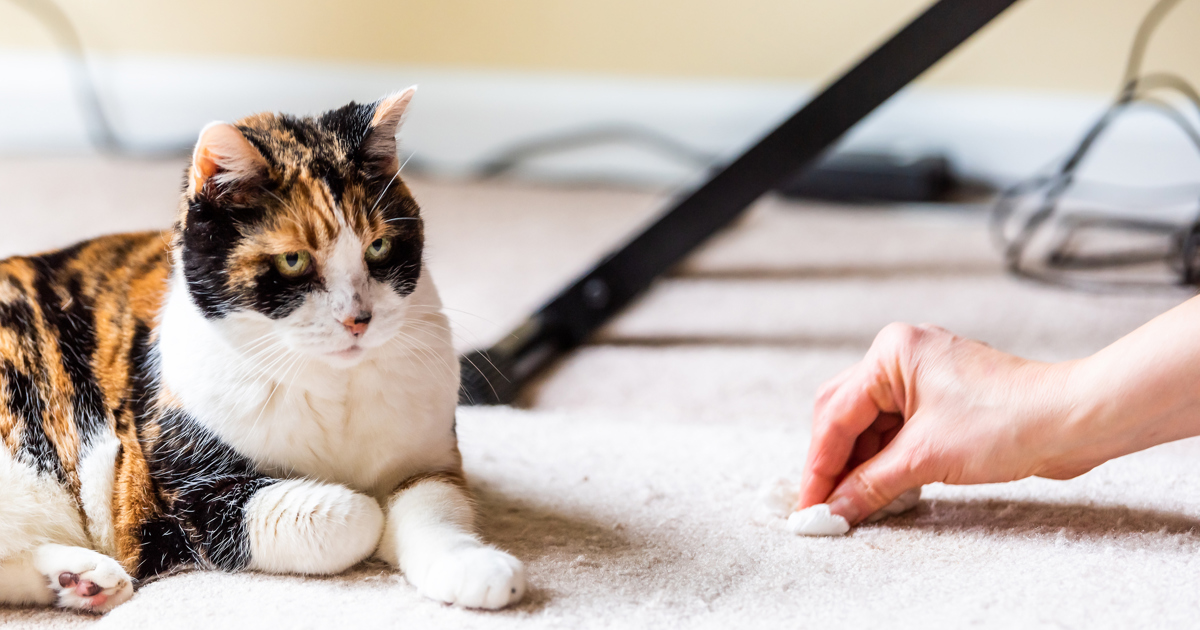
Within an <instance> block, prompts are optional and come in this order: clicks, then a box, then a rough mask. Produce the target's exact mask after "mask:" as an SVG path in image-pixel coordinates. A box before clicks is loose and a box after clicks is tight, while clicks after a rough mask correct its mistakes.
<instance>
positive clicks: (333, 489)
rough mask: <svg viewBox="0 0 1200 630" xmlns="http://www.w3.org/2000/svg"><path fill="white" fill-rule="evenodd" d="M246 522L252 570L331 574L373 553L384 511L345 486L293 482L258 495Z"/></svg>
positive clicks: (276, 484) (277, 484)
mask: <svg viewBox="0 0 1200 630" xmlns="http://www.w3.org/2000/svg"><path fill="white" fill-rule="evenodd" d="M245 523H246V535H247V537H248V538H249V539H250V568H251V569H255V570H258V571H265V572H268V573H307V574H317V575H329V574H334V573H340V572H342V571H345V570H346V569H349V568H350V567H352V566H354V565H355V564H358V563H359V562H360V561H361V560H362V559H364V558H366V557H367V555H368V554H370V553H371V552H372V551H374V550H375V548H376V547H377V546H378V545H379V535H380V534H381V533H382V532H383V510H382V509H381V508H380V507H379V504H378V503H376V502H375V499H372V498H371V497H368V496H366V495H363V494H359V493H357V492H354V491H353V490H351V489H349V488H347V487H345V486H341V485H338V484H331V483H321V482H318V481H309V480H304V479H295V480H289V481H280V482H278V483H275V484H272V485H270V486H267V487H266V488H263V489H262V490H259V491H258V492H256V493H255V494H254V496H253V497H251V499H250V501H249V502H247V503H246V521H245Z"/></svg>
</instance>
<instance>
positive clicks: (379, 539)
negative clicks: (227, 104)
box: [0, 89, 525, 611]
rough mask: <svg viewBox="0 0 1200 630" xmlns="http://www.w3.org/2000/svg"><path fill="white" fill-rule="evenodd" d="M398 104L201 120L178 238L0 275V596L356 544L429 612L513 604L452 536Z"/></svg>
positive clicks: (64, 599) (82, 252)
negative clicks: (436, 607) (385, 565)
mask: <svg viewBox="0 0 1200 630" xmlns="http://www.w3.org/2000/svg"><path fill="white" fill-rule="evenodd" d="M412 95H413V90H412V89H409V90H407V91H405V92H403V93H400V94H397V95H395V96H392V97H389V98H385V99H383V100H381V101H379V102H377V103H373V104H369V105H358V104H354V103H351V104H350V105H348V106H346V107H343V108H340V109H337V110H334V111H331V112H328V113H326V114H324V115H322V116H319V117H316V118H297V117H292V116H286V115H273V114H260V115H256V116H251V117H249V118H245V119H243V120H241V121H239V122H238V123H237V124H236V125H228V124H223V123H214V124H213V125H209V126H208V127H206V128H205V129H204V131H203V132H201V135H200V139H199V141H198V142H197V145H196V149H195V152H194V154H193V159H192V163H191V165H190V166H189V168H188V170H187V175H186V178H185V184H184V192H183V195H182V201H181V204H180V211H179V217H178V220H177V222H176V224H175V227H174V229H173V230H171V231H168V232H163V233H146V234H130V235H118V236H107V237H103V238H98V239H95V240H92V241H88V242H85V243H81V244H79V245H76V246H74V247H71V248H68V249H65V250H62V251H57V252H52V253H48V254H43V255H40V256H31V257H19V258H11V259H8V260H6V261H3V262H0V385H2V390H0V436H3V440H4V444H3V446H0V603H10V604H53V603H57V605H60V606H65V607H73V608H80V609H86V610H94V611H105V610H109V609H111V608H112V607H113V606H116V605H118V604H120V603H122V602H124V601H125V600H127V599H128V598H129V597H130V596H131V595H132V592H133V588H132V587H133V583H134V579H133V578H145V577H149V576H154V575H157V574H161V573H162V572H164V571H168V570H170V569H173V568H176V567H180V566H196V567H201V568H212V569H221V570H226V571H237V570H243V569H251V570H259V571H270V572H285V573H315V574H322V573H335V572H339V571H342V570H344V569H346V568H347V567H350V566H352V565H354V564H355V563H357V562H359V561H360V560H363V559H364V558H366V557H368V556H370V555H371V554H373V553H374V554H376V555H377V556H378V557H380V558H382V559H384V560H386V561H388V562H390V563H391V564H393V565H394V566H396V567H398V568H400V569H401V570H402V571H403V572H404V573H405V575H406V577H407V578H408V581H409V582H411V583H412V584H413V585H415V586H416V587H417V589H418V590H419V591H420V592H422V593H424V594H426V595H428V596H430V597H433V598H435V599H438V600H441V601H444V602H450V603H456V604H459V605H463V606H470V607H484V608H499V607H502V606H505V605H508V604H510V603H512V602H514V601H517V600H518V599H520V598H521V596H522V595H523V593H524V590H525V578H524V569H523V568H522V565H521V563H520V562H518V561H517V560H516V559H514V558H513V557H512V556H510V555H508V554H506V553H504V552H502V551H499V550H497V549H495V548H493V547H490V546H487V545H484V544H483V543H482V542H480V541H479V539H478V538H477V537H476V535H475V534H474V533H473V530H472V518H473V509H472V505H471V503H470V499H469V497H468V494H467V492H466V488H465V483H464V480H463V476H462V470H461V463H460V457H459V454H458V448H457V442H456V436H455V432H454V411H455V403H456V399H457V390H458V379H459V374H458V363H457V360H456V358H455V356H454V352H453V349H452V346H451V342H450V337H449V334H450V333H449V325H448V322H447V320H446V318H445V317H444V315H443V314H442V312H441V303H440V301H439V299H438V295H437V291H436V289H435V288H434V286H433V283H432V281H431V280H430V278H429V274H428V272H427V271H426V269H425V267H424V265H423V263H422V246H423V231H422V230H423V228H422V226H423V223H422V220H421V217H420V213H419V209H418V207H417V204H416V202H415V201H414V200H413V198H412V195H411V194H410V193H409V191H408V189H407V188H406V187H405V185H404V183H403V181H401V180H400V179H399V178H398V171H399V168H400V166H401V165H400V164H399V163H398V161H397V158H396V144H395V142H396V141H395V134H396V131H397V126H398V125H399V123H400V119H401V116H402V114H403V113H404V110H405V108H406V107H407V105H408V103H409V100H410V99H411V98H412ZM385 241H386V243H385ZM385 250H386V252H385ZM380 252H385V253H380ZM281 256H282V257H284V258H280V257H281ZM371 256H375V257H374V258H372V257H371ZM281 260H282V262H281ZM303 261H307V263H308V264H307V266H305V265H303V264H302V262H303ZM293 263H295V264H293ZM301 267H304V269H303V271H302V272H297V271H296V269H300V268H301Z"/></svg>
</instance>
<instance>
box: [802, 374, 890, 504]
mask: <svg viewBox="0 0 1200 630" xmlns="http://www.w3.org/2000/svg"><path fill="white" fill-rule="evenodd" d="M890 392H891V387H890V384H889V383H888V378H887V371H886V370H883V369H880V366H879V364H878V363H877V362H876V361H874V360H872V358H871V357H868V359H866V360H864V361H863V362H861V363H859V364H857V365H855V366H854V367H853V368H851V369H850V371H849V373H848V374H846V375H845V378H843V379H841V380H840V382H838V379H834V380H833V381H830V382H829V383H827V384H826V385H825V386H824V387H822V390H821V394H820V395H819V396H818V397H817V402H816V404H815V405H814V409H813V436H812V443H811V444H810V446H809V448H808V457H807V461H806V462H805V465H804V478H803V481H802V482H801V487H800V503H799V508H801V509H803V508H806V507H809V506H811V505H816V504H817V503H821V502H823V501H825V499H826V498H828V497H829V493H830V492H833V489H834V487H835V486H836V485H837V483H838V482H839V481H840V480H841V477H842V475H843V473H845V471H846V464H847V463H849V461H850V456H851V454H852V453H853V451H854V444H855V441H856V440H858V436H859V435H861V434H862V433H863V432H864V431H866V430H867V429H868V428H869V427H870V426H871V425H872V424H873V423H874V422H875V420H876V418H878V417H879V414H880V413H883V412H895V411H896V410H897V406H896V405H895V404H894V403H893V402H892V400H891V395H890Z"/></svg>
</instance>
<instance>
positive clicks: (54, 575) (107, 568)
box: [34, 545, 133, 613]
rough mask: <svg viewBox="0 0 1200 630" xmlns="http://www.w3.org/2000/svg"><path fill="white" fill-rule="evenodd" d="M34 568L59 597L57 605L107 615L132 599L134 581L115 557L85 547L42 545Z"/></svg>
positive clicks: (35, 557) (36, 553)
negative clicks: (106, 613)
mask: <svg viewBox="0 0 1200 630" xmlns="http://www.w3.org/2000/svg"><path fill="white" fill-rule="evenodd" d="M34 566H36V567H37V570H38V571H39V572H40V573H41V574H42V575H44V576H46V580H47V582H48V583H49V585H50V590H52V591H54V592H55V593H56V594H57V596H58V606H61V607H63V608H74V609H77V610H83V611H87V612H95V613H105V612H108V611H110V610H112V609H113V608H116V607H117V606H120V605H121V604H124V603H125V602H126V601H128V600H129V598H130V597H133V579H132V578H130V577H129V574H128V573H126V572H125V569H124V568H123V567H122V566H121V565H120V564H119V563H118V562H117V561H116V560H113V559H112V558H110V557H108V556H106V555H104V554H102V553H97V552H95V551H92V550H91V549H84V548H83V547H67V546H65V545H42V546H41V547H38V549H37V551H36V552H35V554H34Z"/></svg>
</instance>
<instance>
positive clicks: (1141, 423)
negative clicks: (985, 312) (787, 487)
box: [799, 297, 1200, 523]
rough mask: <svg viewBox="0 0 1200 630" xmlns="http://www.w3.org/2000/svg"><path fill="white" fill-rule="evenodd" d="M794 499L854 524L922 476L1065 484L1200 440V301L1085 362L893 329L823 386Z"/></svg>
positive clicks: (925, 330)
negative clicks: (1160, 448) (1135, 456)
mask: <svg viewBox="0 0 1200 630" xmlns="http://www.w3.org/2000/svg"><path fill="white" fill-rule="evenodd" d="M812 431H813V437H812V446H811V447H810V449H809V453H808V459H807V462H806V464H805V473H804V480H803V483H802V489H801V493H800V501H799V507H800V508H805V507H809V506H811V505H815V504H817V503H822V502H825V503H829V504H830V509H831V511H832V512H833V513H834V514H838V515H841V516H843V517H845V518H846V520H847V521H849V522H851V523H856V522H859V521H861V520H862V519H863V518H865V517H866V516H868V515H870V514H872V513H874V512H875V511H877V510H879V509H880V508H882V507H884V506H886V505H887V504H888V503H890V502H891V501H892V500H894V499H895V498H896V497H898V496H899V495H900V494H902V493H903V492H904V491H906V490H910V489H912V488H918V487H920V486H921V485H923V484H927V483H933V482H943V483H949V484H976V483H996V482H1003V481H1014V480H1017V479H1023V478H1025V477H1030V476H1035V475H1036V476H1040V477H1048V478H1053V479H1069V478H1071V477H1075V476H1077V475H1080V474H1083V473H1085V472H1087V471H1089V470H1091V469H1092V468H1094V467H1095V466H1097V465H1099V464H1101V463H1103V462H1105V461H1107V460H1109V459H1112V458H1114V457H1119V456H1121V455H1125V454H1128V453H1132V452H1135V451H1139V450H1142V449H1145V448H1149V447H1150V446H1154V445H1156V444H1161V443H1164V442H1169V441H1173V440H1177V439H1181V438H1185V437H1191V436H1194V435H1200V297H1198V298H1193V299H1191V300H1189V301H1188V302H1185V303H1184V304H1182V305H1180V306H1178V307H1176V308H1174V309H1172V310H1171V311H1168V312H1167V313H1165V314H1163V315H1161V316H1159V317H1158V318H1156V319H1154V320H1153V321H1151V322H1149V323H1147V324H1146V325H1144V326H1142V327H1141V328H1139V329H1138V330H1136V331H1134V332H1132V333H1130V334H1129V335H1127V336H1125V337H1123V338H1122V339H1120V340H1118V341H1117V342H1115V343H1113V344H1112V345H1110V346H1109V347H1107V348H1105V349H1104V350H1101V351H1100V352H1098V353H1096V354H1095V355H1092V356H1091V357H1088V358H1086V359H1080V360H1077V361H1067V362H1062V363H1041V362H1036V361H1029V360H1026V359H1022V358H1019V357H1016V356H1013V355H1010V354H1006V353H1004V352H1001V351H999V350H996V349H993V348H991V347H989V346H987V345H985V344H982V343H979V342H977V341H972V340H970V339H965V338H963V337H959V336H957V335H954V334H953V333H950V332H949V331H946V330H944V329H941V328H937V327H935V326H909V325H905V324H892V325H890V326H888V327H887V328H885V329H884V330H883V331H882V332H880V333H879V336H878V337H876V339H875V342H874V344H872V346H871V349H870V350H869V351H868V352H867V354H866V356H865V357H864V359H863V360H862V362H860V363H858V364H857V365H855V366H853V367H851V368H850V369H848V370H846V371H845V372H843V373H842V374H840V375H839V376H837V377H836V378H834V379H833V380H831V381H830V382H828V383H826V384H825V385H824V386H823V387H822V388H821V389H820V390H819V392H818V395H817V401H816V405H815V409H814V414H813V428H812Z"/></svg>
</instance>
